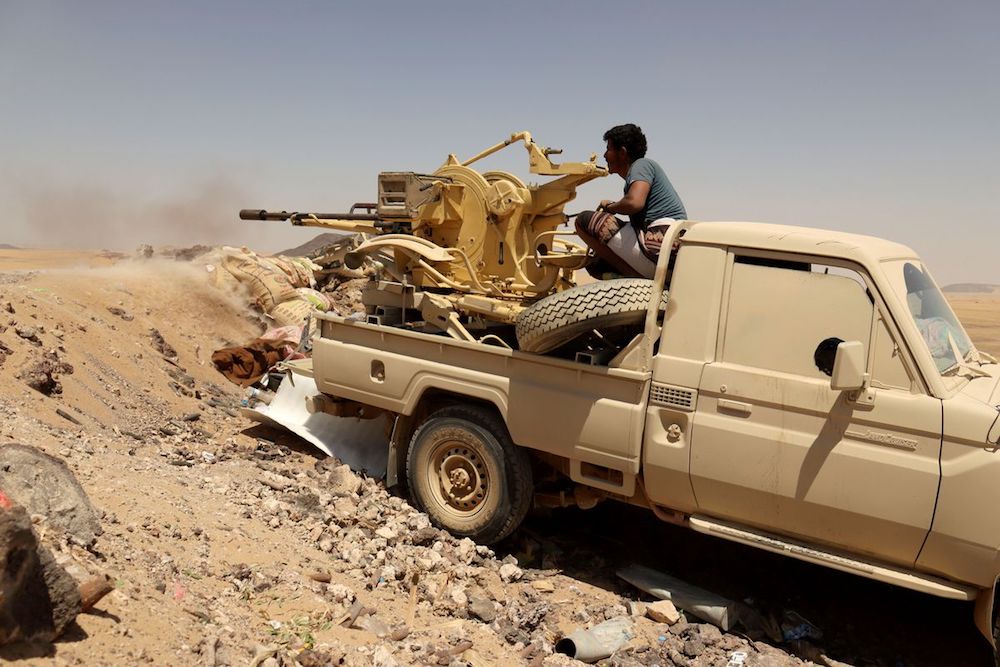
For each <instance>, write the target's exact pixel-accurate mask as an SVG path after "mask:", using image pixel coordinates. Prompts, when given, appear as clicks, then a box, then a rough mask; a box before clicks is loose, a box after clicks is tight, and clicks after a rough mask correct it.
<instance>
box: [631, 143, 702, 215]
mask: <svg viewBox="0 0 1000 667" xmlns="http://www.w3.org/2000/svg"><path fill="white" fill-rule="evenodd" d="M636 181H645V182H647V183H649V196H648V197H646V208H644V209H642V210H641V211H639V212H638V213H633V214H632V215H630V216H629V219H631V221H632V225H633V226H634V227H635V228H636V229H640V230H641V229H645V228H646V225H647V224H648V223H650V222H652V221H653V220H659V219H660V218H673V219H675V220H687V211H685V210H684V204H683V203H682V202H681V198H680V197H679V196H678V195H677V191H676V190H674V186H673V185H671V184H670V179H668V178H667V175H666V173H664V171H663V168H662V167H661V166H660V165H658V164H657V163H656V162H654V161H653V160H650V159H649V158H645V157H641V158H639V159H638V160H636V161H635V162H633V163H632V166H631V167H629V170H628V174H627V175H626V176H625V193H626V194H628V189H629V188H630V187H631V186H632V184H633V183H635V182H636Z"/></svg>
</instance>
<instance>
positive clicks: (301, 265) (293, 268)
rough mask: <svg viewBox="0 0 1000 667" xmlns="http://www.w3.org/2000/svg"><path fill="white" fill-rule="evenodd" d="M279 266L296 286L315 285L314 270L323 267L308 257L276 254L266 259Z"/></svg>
mask: <svg viewBox="0 0 1000 667" xmlns="http://www.w3.org/2000/svg"><path fill="white" fill-rule="evenodd" d="M263 261H267V262H270V263H272V264H273V265H274V266H276V267H278V269H280V270H281V271H282V272H283V273H284V274H285V275H286V276H288V280H289V281H290V282H291V283H292V285H293V286H294V287H315V286H316V276H315V275H314V274H313V272H314V271H319V270H320V269H321V268H322V267H321V266H319V265H318V264H314V263H313V262H311V261H310V260H309V259H308V258H306V257H285V256H284V255H276V256H274V257H268V258H267V259H266V260H263Z"/></svg>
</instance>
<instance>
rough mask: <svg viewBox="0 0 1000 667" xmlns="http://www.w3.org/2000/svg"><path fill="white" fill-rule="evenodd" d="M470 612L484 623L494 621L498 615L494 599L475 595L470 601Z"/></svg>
mask: <svg viewBox="0 0 1000 667" xmlns="http://www.w3.org/2000/svg"><path fill="white" fill-rule="evenodd" d="M469 613H470V614H472V615H473V616H475V617H476V618H478V619H479V620H481V621H483V622H484V623H492V622H493V621H494V620H495V619H496V617H497V610H496V607H495V606H494V605H493V601H492V600H488V599H486V598H481V597H474V598H472V599H471V600H470V601H469Z"/></svg>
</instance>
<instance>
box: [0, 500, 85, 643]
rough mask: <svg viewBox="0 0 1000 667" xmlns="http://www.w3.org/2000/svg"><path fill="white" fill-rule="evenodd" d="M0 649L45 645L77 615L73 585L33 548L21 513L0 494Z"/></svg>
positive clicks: (76, 591)
mask: <svg viewBox="0 0 1000 667" xmlns="http://www.w3.org/2000/svg"><path fill="white" fill-rule="evenodd" d="M0 563H4V565H5V569H4V571H3V572H0V644H5V643H8V642H13V641H20V640H27V641H42V642H50V641H52V640H54V639H55V638H56V637H58V636H59V635H60V634H62V632H63V631H64V630H65V629H66V627H67V626H68V625H69V624H70V623H72V622H73V619H75V618H76V616H77V614H78V613H80V591H79V589H78V587H77V583H76V580H75V579H73V577H71V576H70V575H69V574H68V573H67V572H66V570H64V569H63V568H62V567H61V566H59V564H58V563H56V561H55V559H54V558H53V557H52V554H51V553H50V552H49V550H48V549H46V548H44V547H42V546H40V545H39V544H38V538H37V537H36V535H35V533H34V531H33V530H32V528H31V519H30V518H29V517H28V512H27V511H26V510H25V508H23V507H20V506H19V505H14V504H13V503H12V502H11V501H10V500H9V499H8V498H7V496H5V495H4V494H3V493H0Z"/></svg>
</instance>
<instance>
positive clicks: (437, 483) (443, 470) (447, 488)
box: [427, 440, 490, 516]
mask: <svg viewBox="0 0 1000 667" xmlns="http://www.w3.org/2000/svg"><path fill="white" fill-rule="evenodd" d="M427 472H428V477H429V479H428V481H429V482H430V484H429V486H430V488H431V490H432V492H433V494H434V499H435V501H437V503H438V504H439V505H441V506H442V507H443V508H444V509H447V510H448V511H449V512H452V513H454V514H458V515H461V516H470V515H473V514H475V513H476V512H478V511H479V510H480V509H482V507H483V505H485V503H486V500H487V497H488V496H489V491H490V474H489V470H488V468H487V466H486V462H485V461H484V460H483V456H482V453H481V452H479V451H477V449H476V448H475V447H472V446H470V445H469V444H468V443H466V442H459V441H457V440H445V441H443V442H440V443H438V444H437V445H436V446H435V447H434V450H433V451H432V452H431V460H430V465H429V466H428V470H427Z"/></svg>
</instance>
